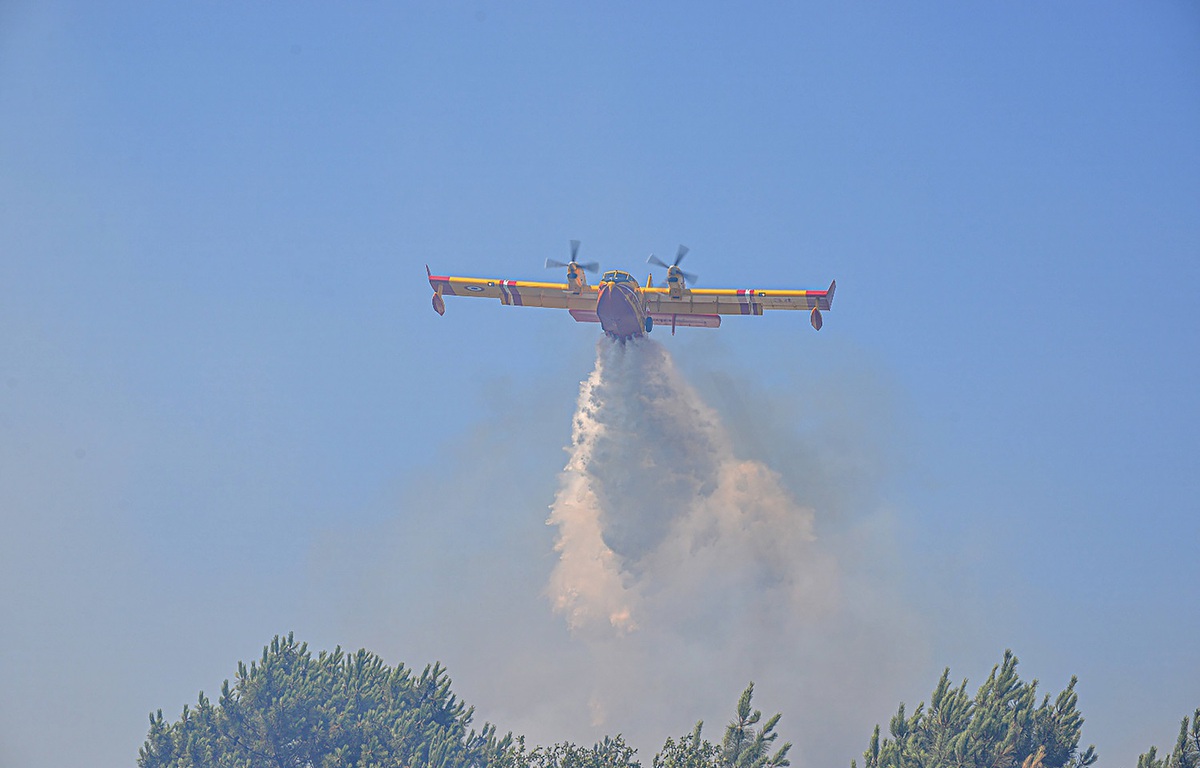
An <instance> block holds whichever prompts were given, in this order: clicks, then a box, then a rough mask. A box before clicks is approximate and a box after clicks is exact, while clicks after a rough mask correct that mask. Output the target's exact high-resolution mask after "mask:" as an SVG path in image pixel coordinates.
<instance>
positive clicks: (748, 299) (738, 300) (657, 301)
mask: <svg viewBox="0 0 1200 768" xmlns="http://www.w3.org/2000/svg"><path fill="white" fill-rule="evenodd" d="M836 288H837V282H836V281H834V282H832V283H830V284H829V288H827V289H826V290H824V291H794V290H772V289H763V290H758V289H754V288H689V289H688V290H686V291H684V293H683V296H682V297H681V298H678V299H673V298H671V294H670V292H669V291H668V290H667V289H666V288H645V289H643V295H644V296H645V297H646V309H647V311H648V312H651V313H653V314H654V315H672V314H678V315H680V316H682V315H684V314H687V315H761V314H762V313H763V312H765V311H767V310H775V309H801V310H804V311H806V312H811V313H812V324H813V327H815V328H818V329H819V328H820V327H821V312H822V311H826V310H828V309H829V308H830V307H831V306H832V305H833V292H834V290H835V289H836ZM660 322H661V321H660Z"/></svg>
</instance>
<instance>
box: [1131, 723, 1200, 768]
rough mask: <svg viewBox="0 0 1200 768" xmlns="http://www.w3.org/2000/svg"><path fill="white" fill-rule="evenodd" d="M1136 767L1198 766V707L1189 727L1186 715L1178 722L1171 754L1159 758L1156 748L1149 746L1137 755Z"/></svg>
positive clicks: (1173, 767)
mask: <svg viewBox="0 0 1200 768" xmlns="http://www.w3.org/2000/svg"><path fill="white" fill-rule="evenodd" d="M1137 768H1200V709H1197V710H1196V711H1195V712H1194V713H1193V714H1192V723H1191V728H1190V729H1189V728H1188V719H1187V718H1186V717H1185V718H1183V722H1182V723H1180V724H1179V738H1177V739H1176V740H1175V749H1173V750H1172V751H1171V754H1169V755H1167V756H1166V757H1161V758H1160V757H1159V756H1158V749H1157V748H1155V747H1150V751H1149V752H1146V753H1144V754H1142V755H1141V756H1140V757H1138V761H1137Z"/></svg>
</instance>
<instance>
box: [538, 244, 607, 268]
mask: <svg viewBox="0 0 1200 768" xmlns="http://www.w3.org/2000/svg"><path fill="white" fill-rule="evenodd" d="M578 256H579V241H578V240H572V241H571V261H570V262H569V263H568V262H564V261H559V260H558V259H546V269H556V268H558V269H561V268H563V267H568V268H569V267H570V266H571V265H572V264H574V265H575V266H576V268H578V269H582V270H583V271H584V272H592V273H595V272H597V271H599V269H600V263H599V262H596V261H588V262H584V263H583V264H580V263H578V262H577V261H575V259H576V258H577V257H578Z"/></svg>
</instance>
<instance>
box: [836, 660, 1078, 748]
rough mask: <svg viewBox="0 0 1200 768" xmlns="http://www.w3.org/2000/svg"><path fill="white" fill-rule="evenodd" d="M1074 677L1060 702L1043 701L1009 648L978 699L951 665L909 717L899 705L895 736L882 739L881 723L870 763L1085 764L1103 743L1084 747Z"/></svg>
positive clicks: (892, 728) (893, 725) (893, 722)
mask: <svg viewBox="0 0 1200 768" xmlns="http://www.w3.org/2000/svg"><path fill="white" fill-rule="evenodd" d="M1075 683H1076V679H1075V678H1074V677H1072V678H1071V682H1070V684H1068V685H1067V687H1066V688H1065V689H1064V690H1063V691H1062V692H1061V693H1059V694H1058V696H1056V697H1055V698H1054V702H1053V703H1051V701H1050V696H1049V694H1047V695H1046V696H1045V697H1044V698H1043V699H1042V701H1041V703H1040V704H1038V702H1037V685H1038V683H1037V681H1036V680H1034V681H1032V682H1028V683H1026V682H1022V681H1021V679H1020V677H1018V675H1017V657H1016V656H1014V655H1013V653H1012V651H1005V653H1004V661H1003V662H1001V663H1000V664H998V665H996V666H995V667H992V672H991V674H990V675H989V676H988V679H987V680H986V681H984V683H983V685H982V686H980V688H979V690H978V692H976V694H975V696H974V698H972V697H971V696H969V695H968V694H967V681H966V680H963V682H962V684H961V685H959V686H958V687H954V686H952V685H951V683H950V669H949V668H948V667H947V668H946V670H945V671H944V672H942V677H941V679H940V680H939V681H938V684H937V687H935V688H934V690H933V695H932V696H930V699H929V706H928V707H926V706H925V704H924V703H921V704H920V705H918V706H917V708H916V709H915V710H914V711H913V713H912V715H908V716H906V715H905V710H904V704H901V705H900V708H899V710H898V711H897V712H896V715H895V717H893V718H892V720H891V723H890V724H889V731H890V733H891V738H890V739H889V738H884V739H883V740H882V741H881V740H880V738H879V726H878V725H877V726H875V733H874V735H873V736H872V737H871V741H870V745H869V746H868V747H867V751H866V752H865V753H863V759H864V765H865V768H942V767H943V766H947V767H949V766H954V767H955V768H1064V767H1065V766H1071V767H1072V768H1086V766H1090V765H1092V764H1093V763H1095V762H1096V750H1095V748H1094V747H1088V748H1087V749H1086V750H1084V751H1083V752H1082V753H1081V752H1079V737H1080V735H1081V733H1082V728H1083V716H1082V715H1081V714H1080V713H1079V711H1078V710H1077V709H1076V708H1075V707H1076V703H1077V702H1078V698H1079V697H1078V695H1077V694H1076V693H1075ZM851 765H852V766H855V765H856V764H855V763H854V762H853V761H852V762H851Z"/></svg>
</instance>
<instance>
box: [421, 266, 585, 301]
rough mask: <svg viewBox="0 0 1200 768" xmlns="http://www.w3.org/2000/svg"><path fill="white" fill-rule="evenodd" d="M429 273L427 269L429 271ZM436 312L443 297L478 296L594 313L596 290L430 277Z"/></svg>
mask: <svg viewBox="0 0 1200 768" xmlns="http://www.w3.org/2000/svg"><path fill="white" fill-rule="evenodd" d="M426 271H428V268H426ZM429 285H430V286H432V287H433V292H434V308H435V309H436V308H437V307H438V304H439V299H440V297H442V296H478V297H480V298H484V299H499V300H500V303H501V304H505V305H507V306H512V307H550V308H552V309H571V310H595V308H596V288H595V287H594V286H591V285H585V286H583V289H582V290H581V291H580V292H578V293H575V292H572V291H571V290H570V286H569V285H568V284H567V283H538V282H533V281H530V280H499V279H492V278H486V277H453V276H439V275H434V274H433V273H429Z"/></svg>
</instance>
